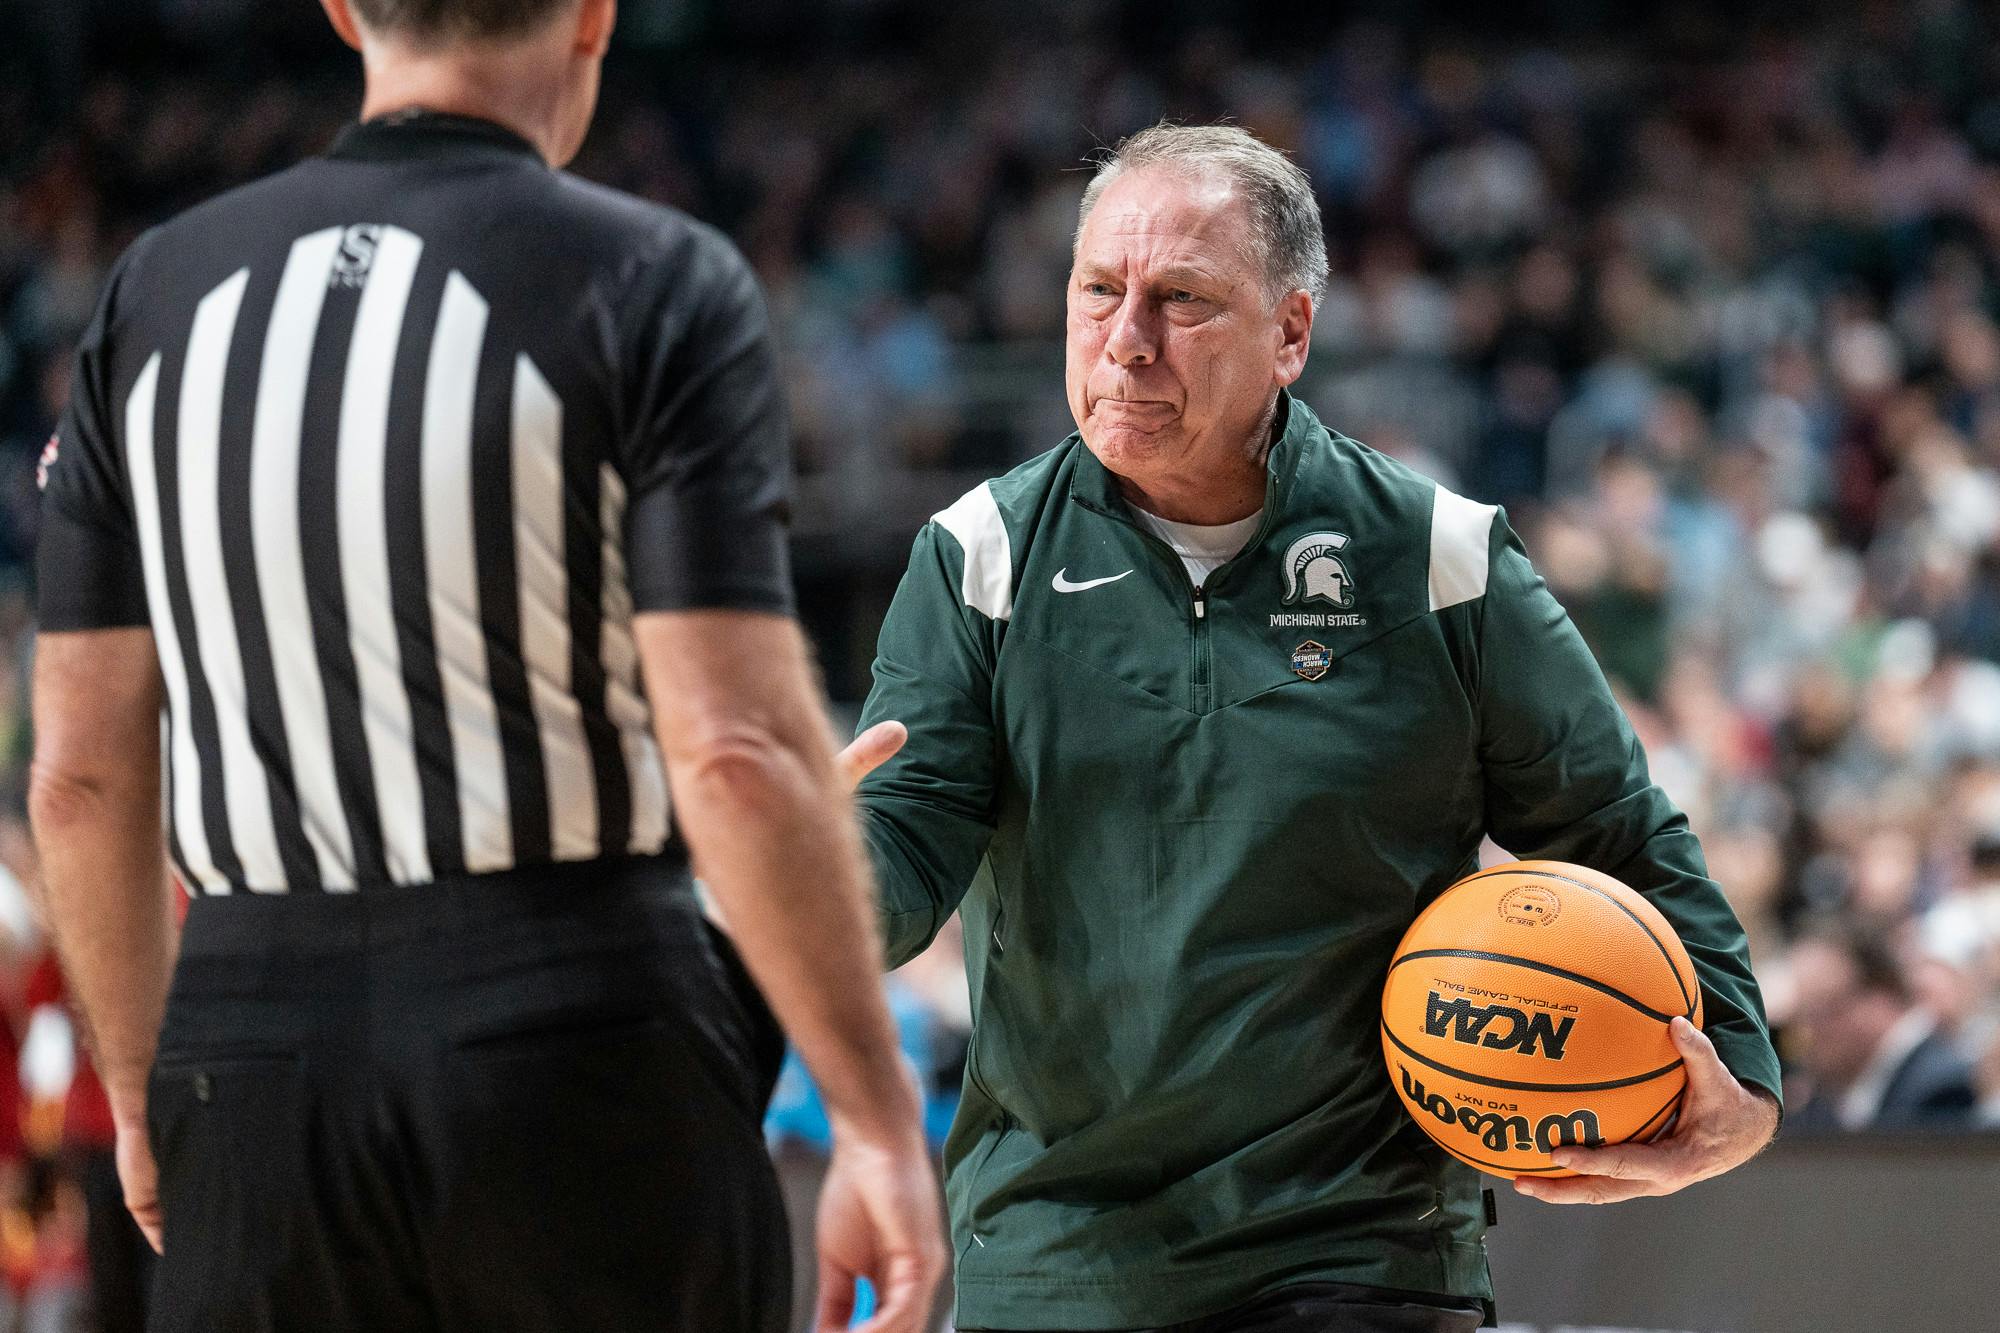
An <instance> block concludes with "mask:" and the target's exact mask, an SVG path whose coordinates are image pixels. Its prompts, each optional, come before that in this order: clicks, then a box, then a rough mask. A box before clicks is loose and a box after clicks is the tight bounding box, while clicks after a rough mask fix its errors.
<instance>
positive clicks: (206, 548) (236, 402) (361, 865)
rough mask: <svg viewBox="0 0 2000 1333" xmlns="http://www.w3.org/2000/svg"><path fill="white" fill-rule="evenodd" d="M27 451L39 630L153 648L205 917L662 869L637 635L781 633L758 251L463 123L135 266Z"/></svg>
mask: <svg viewBox="0 0 2000 1333" xmlns="http://www.w3.org/2000/svg"><path fill="white" fill-rule="evenodd" d="M43 461H44V469H43V477H44V482H43V486H44V502H43V518H42V531H41V546H40V553H39V561H38V571H39V573H38V599H39V616H40V623H41V627H42V628H43V629H44V630H45V631H65V630H89V629H101V628H111V627H120V626H150V627H151V629H152V631H153V635H154V640H155V642H156V644H157V647H158V650H159V659H160V668H161V671H162V674H163V676H164V684H165V695H166V701H167V708H166V716H165V719H164V726H165V733H164V734H165V738H166V746H165V748H166V759H167V770H168V783H167V787H168V796H167V802H166V807H167V808H166V811H165V823H166V833H167V839H168V846H169V850H170V852H171V855H172V857H173V860H174V863H175V865H176V866H177V868H178V869H179V871H180V874H181V878H182V879H183V881H184V882H185V883H186V884H187V886H188V888H189V890H190V891H191V892H195V893H210V894H220V893H230V892H244V891H250V892H259V893H262V892H283V891H287V890H326V891H340V890H353V889H360V888H366V887H368V886H371V885H381V884H423V883H428V882H431V881H433V880H436V879H439V878H443V877H447V876H456V875H461V874H466V873H480V872H486V871H494V870H501V869H508V868H514V867H526V866H533V865H536V864H540V863H548V862H552V861H578V860H586V859H590V858H594V857H605V856H617V855H623V854H627V853H641V854H647V853H656V852H659V851H661V850H662V849H663V848H670V847H671V845H672V839H671V835H670V829H671V824H672V820H671V817H670V813H669V810H668V802H667V790H666V782H665V777H664V773H663V770H662V765H661V760H660V754H659V750H658V747H657V745H656V743H655V741H654V739H653V734H652V727H651V717H650V711H649V709H648V706H647V702H646V698H645V694H644V691H643V689H642V686H641V682H640V675H639V662H638V652H637V647H636V644H635V641H634V637H633V629H632V618H633V614H634V612H635V611H643V610H675V609H688V608H703V607H734V608H751V609H762V610H771V611H778V612H787V611H789V610H790V593H789V579H788V575H787V571H786V568H785V556H784V531H783V528H784V501H785V487H786V480H787V473H788V457H787V446H786V438H785V425H784V419H783V409H782V405H781V399H780V394H779V389H778V385H777V381H776V375H775V371H774V368H773V363H772V357H771V352H770V347H769V338H768V333H767V327H766V321H765V315H764V310H763V306H762V302H761V299H760V297H759V295H758V292H757V289H756V285H755V283H754V280H753V279H752V277H751V276H750V273H749V271H748V269H747V267H746V266H745V264H744V263H743V261H742V259H741V258H740V256H738V255H737V254H736V252H735V251H734V250H733V249H732V248H731V247H730V246H729V245H728V244H727V242H725V241H724V240H722V239H721V238H720V237H719V236H718V235H717V234H716V233H714V232H713V231H712V230H709V229H707V228H704V227H702V226H700V225H699V224H697V223H694V222H692V221H690V220H689V219H688V218H686V217H684V216H683V215H681V214H678V213H676V212H673V211H672V210H668V209H663V208H658V207H655V206H652V205H648V204H644V203H641V202H638V201H636V200H632V199H629V198H626V197H624V196H621V195H617V194H614V193H612V192H609V191H605V190H600V189H598V188H595V187H592V186H589V185H586V184H583V183H582V182H579V181H577V180H576V179H574V178H573V177H569V176H566V175H563V174H561V173H558V172H554V171H551V170H549V169H548V168H547V167H546V166H545V165H544V164H543V162H542V161H541V159H540V158H539V157H538V156H537V155H536V153H535V151H534V150H533V149H532V148H531V147H530V146H529V145H528V144H527V143H526V142H524V141H522V140H521V139H518V138H516V137H515V136H514V135H512V134H510V133H508V132H507V131H505V130H503V129H501V128H499V127H497V126H494V125H490V124H487V123H485V122H481V121H474V120H467V119H462V118H457V117H448V116H441V115H433V114H429V113H419V114H415V115H404V116H399V117H394V118H390V119H387V120H381V121H374V122H370V123H368V124H364V125H361V126H357V127H355V128H354V129H352V130H350V131H349V132H348V133H347V134H346V135H345V136H344V137H343V138H342V139H341V140H340V141H339V142H338V143H337V144H336V145H335V146H334V148H333V149H332V151H331V152H329V153H328V154H327V155H326V156H325V157H322V158H316V159H313V160H311V161H309V162H306V163H303V164H301V165H300V166H298V167H295V168H293V169H291V170H290V171H287V172H284V173H282V174H280V175H277V176H275V177H272V178H270V179H268V180H265V181H262V182H260V183H258V184H255V185H252V186H249V187H247V188H245V189H242V190H238V191H236V192H234V193H231V194H228V195H225V196H223V197H221V198H219V199H217V200H214V201H212V202H210V203H208V204H206V205H203V206H201V207H199V208H196V209H194V210H193V211H191V212H189V213H187V214H184V215H182V216H181V217H179V218H177V219H175V220H174V221H172V222H170V223H168V224H166V225H165V226H162V227H160V228H157V229H155V230H154V231H151V232H149V233H147V234H146V235H145V236H143V237H142V238H140V240H139V241H138V242H137V243H136V244H134V245H133V247H132V248H131V249H130V250H129V251H128V252H127V253H126V254H125V255H124V257H123V258H122V259H121V260H120V261H119V263H118V265H117V267H116V269H115V270H114V272H113V274H112V276H111V279H110V282H109V284H108V286H107V289H106V291H105V294H104V298H103V302H102V305H101V306H100V308H99V310H98V314H97V318H96V320H95V322H94V323H93V324H92V326H91V328H90V330H89V332H88V333H87V334H86V335H85V338H84V340H83V344H82V346H81V349H80V351H79V354H78V370H77V375H76V379H75V385H74V389H73V394H72V400H71V403H70V407H69V410H68V411H67V412H66V413H65V414H64V417H63V421H62V423H61V426H60V428H59V430H58V432H57V435H56V438H55V439H54V440H52V441H51V442H50V445H49V448H48V450H47V451H46V452H45V453H44V460H43Z"/></svg>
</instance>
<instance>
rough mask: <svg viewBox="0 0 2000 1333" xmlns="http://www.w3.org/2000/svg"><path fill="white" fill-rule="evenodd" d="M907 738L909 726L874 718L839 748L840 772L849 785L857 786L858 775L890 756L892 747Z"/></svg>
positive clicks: (866, 774) (880, 764)
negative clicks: (866, 727) (866, 728)
mask: <svg viewBox="0 0 2000 1333" xmlns="http://www.w3.org/2000/svg"><path fill="white" fill-rule="evenodd" d="M908 739H910V729H909V728H908V727H906V726H904V725H903V724H902V723H900V722H877V723H876V724H875V725H874V726H872V727H870V728H868V730H866V731H864V732H862V733H861V734H860V735H859V736H856V737H855V738H854V739H853V740H852V741H850V742H849V743H848V746H847V748H846V749H845V750H842V751H841V752H840V773H841V776H842V777H844V778H846V779H847V785H848V786H849V787H858V786H860V785H861V779H863V778H865V777H867V776H868V775H869V774H870V773H873V772H874V771H875V770H876V769H878V768H880V767H881V766H882V765H884V764H886V763H888V762H889V761H890V760H891V759H894V758H895V757H896V751H898V750H900V749H902V748H903V742H904V741H906V740H908Z"/></svg>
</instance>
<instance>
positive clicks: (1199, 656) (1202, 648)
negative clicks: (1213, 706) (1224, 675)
mask: <svg viewBox="0 0 2000 1333" xmlns="http://www.w3.org/2000/svg"><path fill="white" fill-rule="evenodd" d="M1175 559H1179V557H1178V556H1176V557H1175ZM1193 684H1194V711H1195V712H1197V713H1206V712H1207V711H1208V586H1207V585H1206V584H1196V585H1195V590H1194V681H1193Z"/></svg>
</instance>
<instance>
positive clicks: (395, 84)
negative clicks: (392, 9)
mask: <svg viewBox="0 0 2000 1333" xmlns="http://www.w3.org/2000/svg"><path fill="white" fill-rule="evenodd" d="M362 54H363V58H364V63H365V65H366V68H367V74H368V90H367V94H366V96H365V97H364V98H363V101H362V104H361V118H362V119H363V120H373V119H375V118H376V117H378V116H387V115H393V114H394V113H396V112H398V111H412V110H424V111H435V112H441V113H444V114H448V115H455V116H470V117H472V118H474V119H477V120H487V121H492V122H493V123H495V124H497V125H503V126H505V127H506V128H507V129H510V130H512V131H513V132H514V133H516V134H518V135H520V136H521V137H522V138H523V139H526V140H527V141H528V142H529V143H531V144H533V145H534V146H535V149H536V150H537V151H538V152H540V153H541V155H542V159H543V160H544V161H546V162H548V163H549V164H550V165H552V166H562V165H564V164H565V163H567V162H568V161H569V159H570V158H571V157H572V156H574V155H575V153H576V149H577V147H578V145H579V144H580V143H581V141H582V138H583V130H584V128H586V127H587V125H588V123H589V118H590V105H591V103H593V102H594V101H595V88H596V78H595V70H594V69H591V70H588V71H586V70H581V69H579V68H578V66H577V64H576V62H575V61H574V59H573V58H572V53H571V52H569V51H568V50H565V49H562V48H560V47H558V48H555V49H551V47H550V44H549V43H547V42H543V41H532V40H530V41H522V42H515V43H507V44H499V43H479V44H465V45H452V46H442V47H438V48H435V49H431V48H425V49H413V48H411V47H408V46H403V45H400V44H389V43H380V42H374V41H370V42H369V43H367V45H366V47H365V48H364V50H363V53H362Z"/></svg>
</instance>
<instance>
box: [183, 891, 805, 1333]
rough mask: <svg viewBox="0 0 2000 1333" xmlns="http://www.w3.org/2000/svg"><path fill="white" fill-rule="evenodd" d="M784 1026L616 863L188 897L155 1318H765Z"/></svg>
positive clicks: (697, 934)
mask: <svg viewBox="0 0 2000 1333" xmlns="http://www.w3.org/2000/svg"><path fill="white" fill-rule="evenodd" d="M781 1050H782V1039H781V1038H780V1037H779V1035H778V1033H777V1030H776V1028H775V1026H774V1025H773V1024H772V1023H771V1021H770V1017H769V1013H768V1011H767V1010H765V1009H764V1008H763V1003H762V1001H761V999H759V998H758V997H757V996H756V994H755V991H754V990H753V989H752V988H750V987H749V985H748V983H747V980H746V979H745V978H744V977H743V975H742V972H741V969H740V966H739V965H738V964H737V963H736V961H735V958H734V955H733V953H730V952H729V951H728V946H727V944H726V943H723V942H721V941H720V939H719V937H716V936H715V935H714V933H713V932H712V931H711V930H710V929H709V928H708V927H707V925H706V923H705V922H704V921H703V920H702V919H701V916H700V913H699V911H698V909H697V907H696V905H695V902H694V899H693V895H692V893H691V891H690V889H689V888H688V886H687V882H686V878H685V875H684V873H683V872H681V871H679V870H678V869H677V868H676V867H674V866H673V864H672V863H670V862H668V861H665V860H652V859H633V860H626V861H616V862H597V863H590V864H585V865H577V866H566V867H562V868H560V869H556V870H550V869H547V868H543V869H538V870H536V871H534V872H525V871H515V872H507V873H504V874H499V875H489V876H480V877H477V878H466V879H462V880H456V881H447V882H440V883H438V884H434V885H428V886H423V887H417V888H383V889H370V890H365V891H363V892H361V893H357V894H343V895H331V894H328V895H319V894H314V895H305V894H297V895H273V896H269V897H259V896H252V895H236V896H234V897H228V898H204V899H201V900H199V901H197V902H196V903H195V904H194V906H193V908H192V910H191V911H190V913H189V916H188V922H187V930H186V934H185V936H184V939H183V943H182V947H181V957H180V962H179V965H178V967H177V968H176V971H175V974H174V982H173V990H172V993H171V995H170V997H169V1000H168V1003H167V1015H166V1023H165V1026H164V1028H163V1031H162V1033H161V1038H160V1048H159V1057H158V1060H157V1062H156V1063H155V1066H154V1070H153V1077H152V1084H151V1096H150V1101H149V1104H148V1115H149V1119H150V1122H151V1130H152V1140H153V1150H154V1154H155V1156H156V1158H157V1160H158V1164H159V1169H160V1197H161V1203H162V1206H163V1208H164V1211H165V1217H166V1255H165V1258H164V1259H163V1260H162V1262H161V1265H160V1272H159V1279H158V1287H157V1290H156V1293H155V1296H156V1300H155V1309H154V1312H153V1316H152V1323H151V1325H150V1326H151V1328H152V1329H154V1330H155V1331H156V1333H277V1331H279V1330H313V1331H314V1333H342V1331H344V1330H354V1331H355V1333H361V1331H362V1330H366V1333H400V1331H402V1330H410V1331H411V1333H474V1331H475V1330H476V1331H478V1333H511V1331H513V1330H522V1331H523V1333H525V1331H526V1330H536V1331H537V1333H542V1331H544V1330H562V1331H563V1333H596V1331H599V1330H602V1331H603V1333H612V1331H613V1330H616V1331H617V1333H634V1331H636V1330H672V1331H674V1333H679V1331H680V1330H688V1331H689V1333H693V1331H694V1330H700V1331H701V1333H736V1331H737V1330H742V1331H743V1333H783V1330H784V1329H785V1327H786V1325H787V1322H788V1313H789V1311H788V1306H789V1304H790V1265H791V1259H790V1254H789V1250H788V1244H787V1231H786V1226H785V1216H784V1208H783V1204H782V1202H781V1200H780V1197H779V1194H778V1187H777V1182H776V1179H775V1178H774V1176H773V1174H772V1170H771V1166H770V1162H769V1159H768V1158H767V1156H766V1155H765V1151H764V1144H763V1139H762V1135H761V1130H760V1122H761V1118H762V1115H763V1110H764V1105H765V1102H766V1100H767V1098H768V1096H769V1093H770V1086H771V1079H772V1077H774V1075H775V1070H776V1066H777V1059H778V1056H779V1055H780V1053H781Z"/></svg>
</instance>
